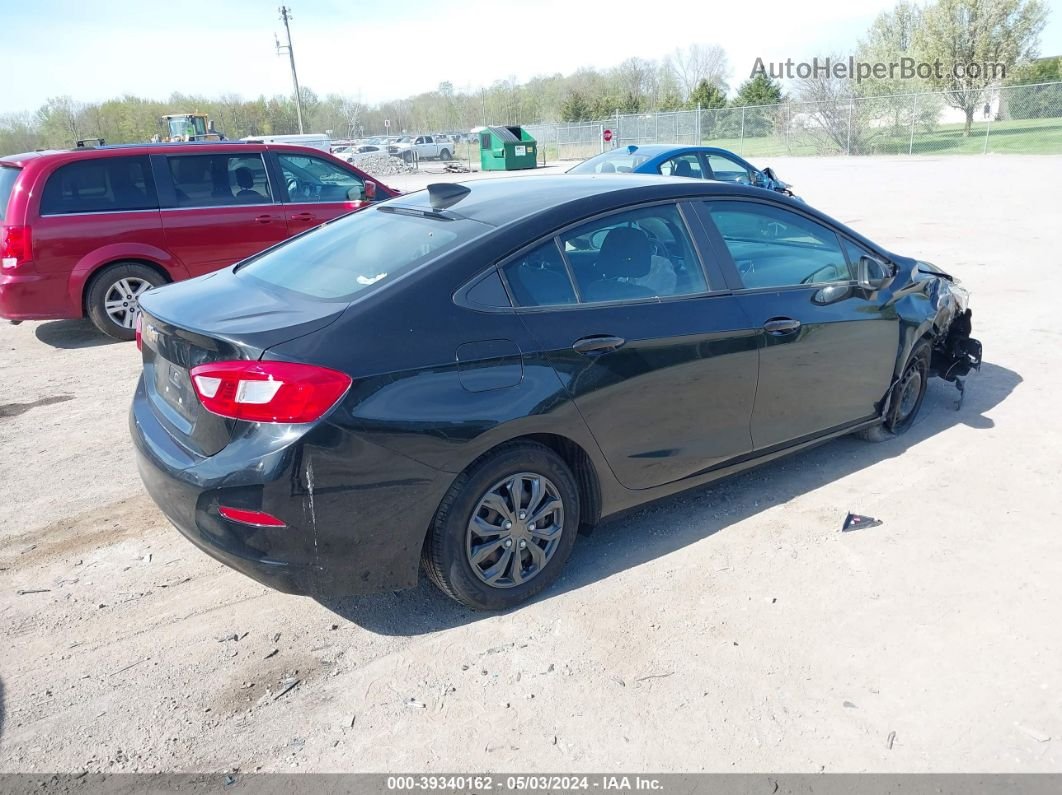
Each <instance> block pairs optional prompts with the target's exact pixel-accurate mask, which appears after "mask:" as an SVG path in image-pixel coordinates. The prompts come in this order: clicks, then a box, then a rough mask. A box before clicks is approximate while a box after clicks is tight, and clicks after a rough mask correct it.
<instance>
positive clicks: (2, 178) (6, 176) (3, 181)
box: [0, 166, 19, 221]
mask: <svg viewBox="0 0 1062 795" xmlns="http://www.w3.org/2000/svg"><path fill="white" fill-rule="evenodd" d="M18 175H19V169H17V168H11V167H10V166H0V221H3V220H4V218H5V217H6V216H7V203H8V201H9V200H10V199H11V194H12V193H14V191H15V180H17V179H18Z"/></svg>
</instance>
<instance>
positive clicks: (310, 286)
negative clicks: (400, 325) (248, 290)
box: [236, 206, 492, 301]
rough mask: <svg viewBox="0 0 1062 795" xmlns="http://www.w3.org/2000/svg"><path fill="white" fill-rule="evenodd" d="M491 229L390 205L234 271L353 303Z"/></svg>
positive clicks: (347, 218) (309, 294)
mask: <svg viewBox="0 0 1062 795" xmlns="http://www.w3.org/2000/svg"><path fill="white" fill-rule="evenodd" d="M491 228H492V227H489V226H487V225H486V224H481V223H479V222H478V221H472V220H469V219H452V218H444V217H441V216H440V217H425V215H423V214H422V213H419V212H406V211H402V210H397V211H396V210H393V209H392V208H389V207H386V206H384V207H380V208H373V209H369V210H362V211H361V212H357V213H353V214H352V215H348V216H345V217H343V218H341V219H339V220H338V221H334V222H332V223H329V224H325V225H324V226H320V227H317V228H316V229H314V230H312V231H310V232H308V233H306V234H303V235H300V236H298V237H295V238H292V239H291V240H290V241H289V242H287V243H285V244H282V245H280V246H278V247H276V248H273V249H270V250H269V251H267V252H266V253H264V254H262V255H261V256H259V257H256V258H255V259H253V260H250V261H249V262H247V263H246V264H245V265H242V266H241V267H240V268H239V269H238V270H237V271H236V273H237V274H239V275H240V276H247V277H250V278H254V279H258V280H260V281H262V282H265V283H266V284H269V285H273V286H276V287H281V288H283V289H285V290H290V291H292V292H295V293H298V294H300V295H303V296H307V297H309V298H317V299H323V300H326V301H351V300H353V299H354V298H355V297H357V295H358V293H361V292H363V291H365V290H368V289H370V288H373V289H375V288H378V287H381V286H384V285H386V284H388V283H390V282H392V281H394V280H395V279H397V278H398V277H399V276H401V275H403V274H405V273H408V272H409V271H411V270H413V269H414V268H416V267H418V266H420V265H423V264H425V263H427V262H429V261H431V260H433V259H436V258H438V257H439V256H441V255H442V254H445V253H446V252H448V251H451V250H453V249H455V248H457V247H458V246H460V245H462V244H463V243H466V242H468V241H470V240H472V239H474V238H476V237H478V236H480V235H481V234H484V233H486V232H488V231H489V230H490V229H491Z"/></svg>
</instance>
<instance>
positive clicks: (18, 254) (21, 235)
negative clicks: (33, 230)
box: [0, 226, 33, 270]
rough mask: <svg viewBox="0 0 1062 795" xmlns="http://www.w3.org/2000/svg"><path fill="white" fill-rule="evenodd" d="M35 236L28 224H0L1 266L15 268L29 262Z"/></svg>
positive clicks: (9, 268) (6, 268) (8, 268)
mask: <svg viewBox="0 0 1062 795" xmlns="http://www.w3.org/2000/svg"><path fill="white" fill-rule="evenodd" d="M32 252H33V236H32V235H31V234H30V228H29V227H28V226H0V268H3V269H4V270H14V269H15V268H17V267H19V266H20V265H22V264H24V263H26V262H29V261H30V259H31V258H32Z"/></svg>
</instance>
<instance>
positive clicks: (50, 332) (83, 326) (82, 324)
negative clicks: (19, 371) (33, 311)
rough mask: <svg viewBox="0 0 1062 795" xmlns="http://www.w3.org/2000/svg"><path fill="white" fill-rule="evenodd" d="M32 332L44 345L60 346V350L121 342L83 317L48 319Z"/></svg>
mask: <svg viewBox="0 0 1062 795" xmlns="http://www.w3.org/2000/svg"><path fill="white" fill-rule="evenodd" d="M33 333H34V335H35V336H36V337H37V339H39V340H40V341H41V342H43V343H44V344H45V345H51V346H52V347H53V348H61V349H62V350H73V349H76V348H98V347H99V346H101V345H116V344H119V343H121V340H116V339H114V338H113V337H108V336H107V335H106V334H104V333H103V332H102V331H100V330H99V329H97V328H96V327H95V326H94V325H92V321H90V320H85V319H84V318H80V319H77V320H50V321H48V322H47V323H41V324H40V325H39V326H37V328H36V329H34V330H33Z"/></svg>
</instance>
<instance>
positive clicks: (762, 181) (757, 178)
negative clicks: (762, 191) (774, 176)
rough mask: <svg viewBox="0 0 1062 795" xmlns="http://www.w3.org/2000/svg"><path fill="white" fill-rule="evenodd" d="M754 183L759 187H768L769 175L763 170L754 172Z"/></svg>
mask: <svg viewBox="0 0 1062 795" xmlns="http://www.w3.org/2000/svg"><path fill="white" fill-rule="evenodd" d="M752 184H753V185H755V186H756V187H757V188H765V187H767V175H766V174H765V173H764V172H762V171H753V172H752Z"/></svg>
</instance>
